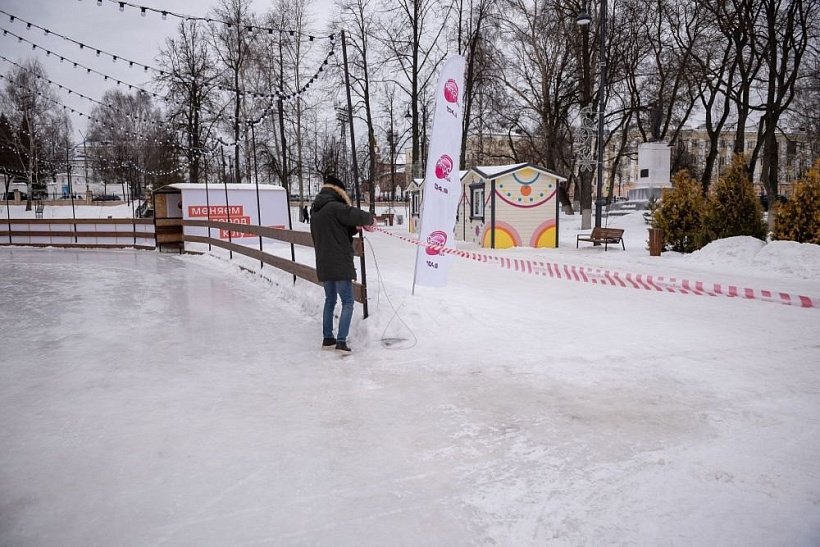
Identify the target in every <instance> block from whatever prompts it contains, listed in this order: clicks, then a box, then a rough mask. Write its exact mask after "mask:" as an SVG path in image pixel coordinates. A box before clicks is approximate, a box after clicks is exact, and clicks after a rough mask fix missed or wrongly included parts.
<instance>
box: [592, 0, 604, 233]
mask: <svg viewBox="0 0 820 547" xmlns="http://www.w3.org/2000/svg"><path fill="white" fill-rule="evenodd" d="M600 24H601V44H600V45H601V49H600V59H599V62H600V65H601V66H600V70H601V88H600V90H599V91H598V184H597V188H596V193H597V194H598V196H597V198H596V199H595V227H596V228H600V227H601V214H602V209H603V205H604V109H605V108H606V100H605V94H606V0H603V1H602V2H601V21H600Z"/></svg>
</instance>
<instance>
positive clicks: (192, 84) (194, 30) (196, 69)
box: [157, 21, 218, 182]
mask: <svg viewBox="0 0 820 547" xmlns="http://www.w3.org/2000/svg"><path fill="white" fill-rule="evenodd" d="M158 60H159V65H160V66H161V67H162V68H164V74H161V75H160V76H159V77H158V78H157V81H158V83H160V84H162V85H163V86H164V87H166V88H167V89H168V97H169V99H170V103H169V108H168V111H167V116H168V119H169V120H170V122H171V123H172V124H174V125H175V126H176V127H178V128H179V129H181V130H182V131H183V138H184V140H185V148H184V152H183V153H184V155H185V157H186V159H187V160H188V165H189V168H188V180H189V181H190V182H197V181H199V172H200V168H201V162H202V160H203V155H204V152H205V146H206V143H207V140H208V136H209V134H210V132H211V130H212V129H213V125H214V124H215V123H216V122H217V121H218V117H217V116H216V115H215V114H216V112H215V110H216V108H217V107H216V104H215V102H214V100H213V97H214V95H216V93H215V87H216V78H217V72H216V70H215V68H214V59H213V55H212V52H211V51H210V50H209V49H208V47H207V43H206V42H205V40H204V29H203V28H202V24H201V23H200V22H198V21H182V22H180V24H179V29H178V33H177V37H175V38H168V39H166V41H165V45H164V47H162V48H160V54H159V56H158Z"/></svg>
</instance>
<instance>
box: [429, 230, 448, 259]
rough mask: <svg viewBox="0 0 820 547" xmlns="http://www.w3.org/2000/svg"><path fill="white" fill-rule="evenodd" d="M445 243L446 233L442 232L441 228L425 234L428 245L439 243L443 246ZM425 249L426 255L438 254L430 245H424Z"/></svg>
mask: <svg viewBox="0 0 820 547" xmlns="http://www.w3.org/2000/svg"><path fill="white" fill-rule="evenodd" d="M446 243H447V234H445V233H444V232H442V231H441V230H436V231H435V232H430V235H429V236H427V244H428V245H439V246H441V247H444V245H445V244H446ZM424 250H425V251H427V254H428V255H437V254H439V251H438V249H431V248H430V247H425V248H424Z"/></svg>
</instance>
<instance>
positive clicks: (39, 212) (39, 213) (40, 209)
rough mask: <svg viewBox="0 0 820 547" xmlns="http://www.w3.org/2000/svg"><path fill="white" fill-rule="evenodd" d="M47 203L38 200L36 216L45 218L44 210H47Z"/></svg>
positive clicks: (35, 206)
mask: <svg viewBox="0 0 820 547" xmlns="http://www.w3.org/2000/svg"><path fill="white" fill-rule="evenodd" d="M45 208H46V207H45V205H43V202H42V201H38V202H37V203H36V204H35V205H34V218H43V210H45Z"/></svg>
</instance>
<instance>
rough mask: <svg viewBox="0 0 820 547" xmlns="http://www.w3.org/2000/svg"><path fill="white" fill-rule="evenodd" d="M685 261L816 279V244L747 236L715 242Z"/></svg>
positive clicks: (819, 272)
mask: <svg viewBox="0 0 820 547" xmlns="http://www.w3.org/2000/svg"><path fill="white" fill-rule="evenodd" d="M687 260H688V261H690V262H693V263H695V264H698V265H709V266H720V267H723V268H731V269H733V270H738V271H743V270H748V269H753V270H757V271H760V272H766V273H770V274H780V275H783V276H786V277H796V278H799V279H810V280H820V245H813V244H811V243H797V242H795V241H772V242H770V243H765V242H763V241H761V240H759V239H756V238H754V237H750V236H737V237H728V238H725V239H719V240H717V241H713V242H712V243H710V244H708V245H707V246H705V247H704V248H703V249H700V250H699V251H695V252H694V253H692V254H691V255H690V256H688V257H687Z"/></svg>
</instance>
